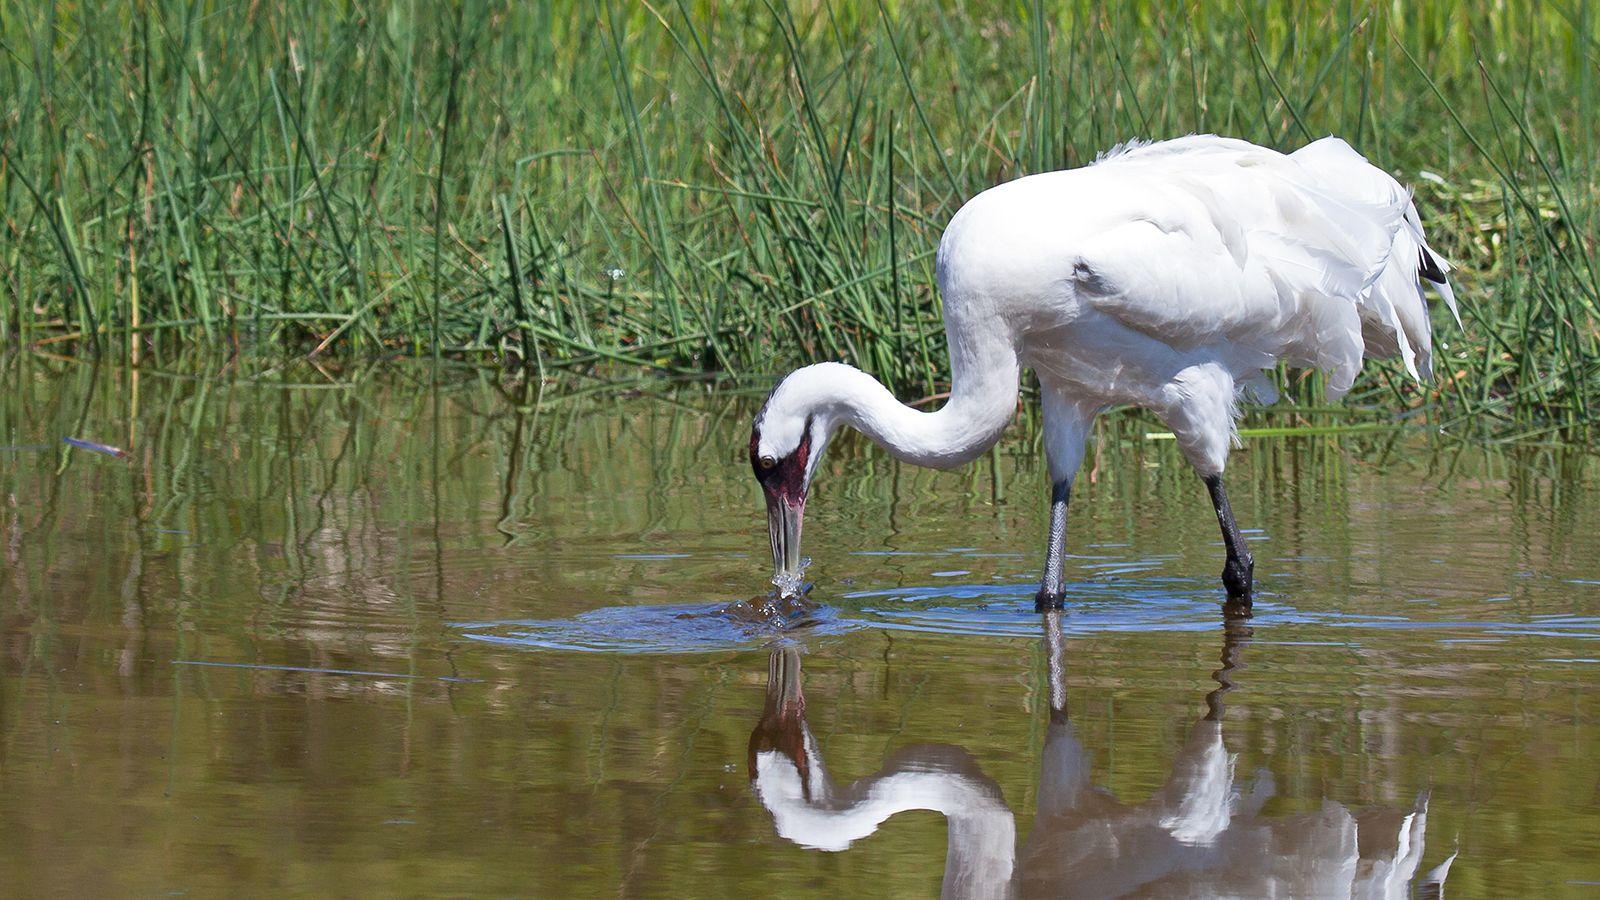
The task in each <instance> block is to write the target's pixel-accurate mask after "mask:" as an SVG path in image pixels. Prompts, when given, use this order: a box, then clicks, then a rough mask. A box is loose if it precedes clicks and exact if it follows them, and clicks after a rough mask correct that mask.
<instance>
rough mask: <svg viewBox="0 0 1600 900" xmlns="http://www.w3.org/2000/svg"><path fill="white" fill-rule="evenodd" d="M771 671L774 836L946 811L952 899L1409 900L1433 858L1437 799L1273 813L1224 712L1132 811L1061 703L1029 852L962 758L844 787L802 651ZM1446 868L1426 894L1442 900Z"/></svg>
mask: <svg viewBox="0 0 1600 900" xmlns="http://www.w3.org/2000/svg"><path fill="white" fill-rule="evenodd" d="M1052 643H1053V644H1054V645H1055V646H1056V647H1059V646H1060V643H1059V640H1058V641H1056V642H1052ZM1052 663H1053V664H1052V666H1051V669H1052V686H1051V687H1052V691H1051V693H1052V697H1055V698H1060V697H1062V696H1064V689H1063V686H1062V685H1061V684H1060V683H1058V682H1057V678H1058V677H1059V671H1060V666H1059V661H1058V660H1053V661H1052ZM771 674H772V677H773V683H770V684H769V687H768V704H767V714H766V715H765V716H764V717H763V720H762V724H761V725H760V726H758V728H757V730H756V734H755V735H754V736H752V738H751V751H752V753H751V777H752V780H753V782H754V784H755V789H756V793H757V795H758V796H759V797H760V799H761V802H762V804H763V805H764V806H765V807H766V808H767V810H768V811H769V812H770V813H771V814H772V818H773V822H774V824H775V825H776V828H777V832H778V834H779V836H781V837H783V838H784V839H786V840H789V841H792V842H794V843H796V844H799V845H801V846H803V847H806V848H809V849H817V850H831V851H838V850H844V849H847V848H848V847H849V846H850V844H851V842H852V841H855V840H859V839H860V838H863V837H865V836H867V835H869V834H872V833H873V832H874V831H876V830H877V828H878V826H879V825H881V824H882V823H883V822H884V821H885V820H887V819H888V818H890V817H891V816H893V815H894V814H895V813H898V812H901V811H903V810H912V809H930V810H935V811H937V812H939V813H942V814H943V815H944V816H945V817H946V819H947V821H948V823H949V824H948V827H949V841H948V851H947V853H946V858H945V876H944V885H943V894H944V896H946V897H985V898H987V897H1011V896H1018V895H1020V896H1029V897H1031V896H1039V897H1120V896H1130V895H1131V896H1176V897H1360V898H1397V900H1398V898H1406V897H1409V896H1410V891H1411V887H1412V885H1413V883H1414V882H1415V881H1416V874H1417V869H1418V866H1419V865H1420V863H1421V862H1422V854H1423V836H1424V833H1425V831H1426V828H1427V815H1428V801H1427V797H1426V795H1424V796H1422V797H1419V798H1418V799H1417V802H1416V805H1415V806H1414V807H1412V808H1411V809H1409V810H1393V809H1378V810H1371V811H1366V812H1361V813H1354V814H1353V813H1351V811H1350V810H1348V809H1347V808H1345V807H1344V806H1343V805H1341V804H1339V803H1335V802H1332V801H1328V802H1325V803H1324V804H1323V805H1322V808H1321V809H1319V810H1317V811H1316V812H1312V813H1303V814H1299V815H1292V816H1283V817H1275V818H1267V817H1263V816H1261V815H1260V810H1261V807H1262V804H1264V803H1265V802H1266V801H1267V799H1269V798H1270V797H1271V796H1272V794H1273V784H1272V779H1271V776H1270V774H1268V773H1265V772H1263V773H1260V774H1259V775H1257V776H1256V778H1255V779H1254V780H1253V781H1252V782H1251V783H1250V784H1248V785H1245V786H1243V787H1241V786H1240V785H1239V784H1238V783H1237V782H1236V780H1235V777H1234V770H1233V758H1232V756H1231V755H1230V754H1229V753H1228V751H1227V749H1226V747H1225V746H1224V744H1223V740H1222V723H1221V721H1220V719H1219V718H1213V717H1207V718H1205V719H1202V720H1200V721H1199V722H1197V723H1196V724H1195V726H1194V728H1193V729H1192V730H1191V732H1190V734H1189V739H1188V741H1187V742H1185V744H1184V746H1183V747H1182V749H1180V750H1179V752H1178V755H1177V758H1176V759H1175V760H1174V762H1173V766H1172V771H1171V774H1170V775H1169V776H1168V778H1167V781H1166V783H1165V784H1164V785H1163V786H1162V787H1161V788H1160V789H1159V790H1158V791H1156V793H1155V794H1154V795H1153V796H1151V797H1150V798H1149V799H1148V800H1146V801H1145V802H1143V803H1139V804H1133V805H1130V804H1125V803H1123V802H1121V801H1119V800H1117V799H1116V798H1115V797H1114V796H1112V794H1111V793H1110V792H1109V791H1106V790H1104V789H1103V788H1098V787H1095V786H1094V785H1093V783H1092V782H1091V780H1090V765H1089V760H1088V757H1087V756H1086V754H1085V753H1084V748H1083V745H1082V743H1081V742H1080V741H1079V740H1078V736H1077V733H1076V730H1075V729H1074V728H1073V726H1072V724H1071V723H1070V722H1069V721H1068V720H1067V717H1066V715H1065V712H1064V706H1059V705H1057V706H1056V708H1055V709H1054V710H1053V711H1052V714H1051V722H1050V725H1049V728H1048V730H1047V732H1046V736H1045V746H1044V759H1043V763H1042V770H1041V772H1040V778H1039V805H1038V812H1037V814H1036V817H1035V819H1034V824H1033V828H1032V830H1031V832H1030V833H1029V835H1028V839H1027V841H1026V843H1025V844H1024V845H1023V846H1022V847H1021V849H1020V852H1019V850H1018V848H1017V845H1016V826H1015V822H1014V820H1013V817H1012V814H1011V812H1010V810H1009V808H1008V807H1007V806H1006V805H1005V803H1004V800H1003V799H1002V798H1001V796H1000V791H999V788H998V786H997V785H995V783H994V782H993V781H992V780H990V779H989V778H988V777H987V776H986V775H984V774H983V772H982V770H981V769H980V768H979V767H978V765H977V764H976V762H975V761H974V760H973V759H972V758H971V756H969V755H968V754H967V753H966V751H964V750H961V749H959V748H956V747H950V746H942V745H934V746H921V747H911V748H907V749H906V750H902V751H899V752H897V753H896V754H895V755H893V756H892V757H890V758H889V759H888V760H886V761H885V764H884V766H883V768H882V769H881V770H880V771H879V772H878V773H877V774H875V775H872V776H869V777H867V778H863V779H861V780H860V781H857V782H855V783H853V784H851V785H850V786H849V787H848V788H845V789H843V790H840V789H838V788H837V787H836V786H835V785H834V784H833V781H832V780H831V779H830V778H829V776H828V773H827V770H826V769H825V767H824V766H823V763H822V758H821V755H820V754H819V753H818V750H817V746H816V743H815V741H814V740H813V739H812V736H811V732H810V729H809V727H808V726H807V725H806V722H805V716H804V702H803V700H802V699H801V695H800V683H799V677H800V673H799V657H798V655H796V654H795V653H794V651H792V650H790V651H778V652H776V653H774V660H773V666H772V672H771ZM1052 705H1056V701H1053V703H1052ZM1218 706H1219V707H1220V703H1219V704H1218ZM1452 859H1453V857H1452ZM1449 863H1450V861H1449V860H1446V861H1445V862H1444V863H1443V864H1442V865H1440V866H1438V867H1437V868H1436V869H1435V870H1434V871H1432V872H1430V873H1428V874H1427V875H1425V876H1424V877H1423V878H1422V879H1421V881H1420V885H1421V886H1431V888H1432V889H1433V895H1434V896H1438V892H1439V890H1440V888H1441V887H1442V883H1443V880H1444V876H1445V874H1446V872H1447V871H1448V868H1449Z"/></svg>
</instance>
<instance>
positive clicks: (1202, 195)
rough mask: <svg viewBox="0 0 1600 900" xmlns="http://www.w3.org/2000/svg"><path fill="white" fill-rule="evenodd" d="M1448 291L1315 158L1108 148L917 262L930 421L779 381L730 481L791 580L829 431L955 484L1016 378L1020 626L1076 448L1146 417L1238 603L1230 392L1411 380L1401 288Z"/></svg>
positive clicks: (818, 369)
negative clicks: (1283, 380)
mask: <svg viewBox="0 0 1600 900" xmlns="http://www.w3.org/2000/svg"><path fill="white" fill-rule="evenodd" d="M1448 270H1449V267H1448V265H1447V264H1446V263H1445V262H1444V260H1443V259H1441V258H1440V257H1439V256H1438V255H1436V254H1435V253H1434V252H1433V251H1432V250H1431V249H1430V248H1429V247H1428V244H1427V240H1426V238H1425V236H1424V234H1423V230H1422V225H1421V220H1420V219H1419V218H1418V216H1417V212H1416V207H1415V206H1414V205H1413V204H1412V202H1411V196H1410V194H1409V192H1408V191H1407V190H1406V189H1405V188H1404V187H1402V186H1401V185H1400V184H1399V183H1398V182H1396V181H1395V180H1394V178H1392V177H1391V176H1390V175H1388V174H1387V173H1386V172H1384V171H1383V170H1381V169H1379V168H1377V167H1375V166H1373V165H1371V164H1370V163H1368V162H1367V161H1366V159H1364V158H1363V157H1362V156H1361V155H1360V154H1359V153H1357V152H1356V151H1355V150H1353V149H1351V147H1350V146H1349V145H1348V144H1346V143H1345V142H1344V141H1342V140H1340V139H1338V138H1336V137H1328V138H1323V139H1322V140H1319V141H1316V142H1314V143H1312V144H1309V145H1307V146H1305V147H1303V148H1301V149H1300V150H1297V151H1295V152H1294V153H1290V154H1283V153H1279V152H1277V151H1275V150H1270V149H1267V148H1264V147H1258V146H1255V145H1253V144H1250V143H1248V142H1245V141H1241V140H1235V139H1231V138H1223V137H1216V136H1211V135H1203V136H1193V137H1187V138H1180V139H1178V140H1172V141H1164V142H1160V143H1150V144H1141V143H1129V144H1124V145H1121V146H1119V147H1117V148H1115V149H1113V150H1111V151H1110V152H1108V153H1106V154H1103V155H1102V156H1101V157H1100V158H1099V159H1098V160H1096V161H1095V163H1094V164H1092V165H1089V166H1086V167H1083V168H1079V169H1072V170H1067V171H1062V172H1050V173H1046V174H1041V175H1032V176H1029V177H1026V178H1020V179H1017V180H1016V181H1012V182H1009V183H1006V184H1002V185H999V186H998V187H995V188H991V189H990V190H987V191H984V192H983V193H981V194H979V195H978V196H976V197H974V198H973V199H972V200H970V201H969V202H968V203H967V204H966V205H965V206H963V207H962V208H961V210H960V211H959V212H958V213H956V215H955V217H954V218H952V219H951V221H950V224H949V226H948V227H947V228H946V230H945V233H944V237H943V240H942V241H941V242H940V245H939V255H938V280H939V288H940V292H941V294H942V297H943V303H944V315H945V328H946V331H947V334H948V337H949V345H950V357H951V360H950V361H951V371H952V394H951V399H950V401H949V402H948V403H947V404H946V405H945V406H944V408H943V409H940V410H938V411H937V412H932V413H927V412H918V411H916V410H913V409H910V408H908V407H905V406H902V405H901V404H899V403H898V402H896V401H895V400H894V398H893V396H892V395H891V394H890V393H889V392H888V391H887V390H886V389H885V388H883V387H882V385H880V384H879V383H878V382H877V381H876V380H874V379H872V378H871V377H869V376H867V375H865V374H864V373H862V372H860V371H858V370H856V369H854V368H851V367H849V366H845V365H842V364H838V363H823V364H820V365H815V366H808V367H806V368H803V369H800V370H797V371H796V372H794V373H792V374H791V375H790V376H789V377H788V378H786V379H784V381H783V382H782V383H781V384H780V385H779V386H778V387H777V388H776V389H775V390H774V391H773V394H772V396H771V398H770V399H769V400H768V402H767V405H766V406H765V407H764V408H763V410H762V412H761V413H760V414H759V415H758V416H757V419H756V424H755V429H754V433H753V435H752V440H751V458H752V463H753V464H754V465H755V467H756V474H757V477H758V478H759V479H761V481H762V483H763V486H764V487H766V488H767V492H768V500H769V511H772V514H773V518H772V520H771V521H772V522H773V523H774V527H775V528H783V527H784V526H786V524H792V526H793V527H792V531H793V537H794V540H793V541H792V543H793V544H794V546H793V547H792V548H788V549H786V548H787V544H786V543H785V541H783V540H780V539H779V537H781V535H779V536H775V538H774V554H775V562H776V563H777V564H778V567H779V569H780V571H782V570H786V569H789V568H792V563H793V562H794V561H795V560H797V559H798V535H799V528H798V521H799V515H800V510H801V509H803V505H804V496H805V488H806V487H807V486H808V485H809V480H810V476H811V473H812V472H813V471H814V470H815V467H816V462H817V459H818V458H819V457H820V456H821V452H822V449H823V447H824V446H825V445H826V443H827V440H828V438H829V437H830V436H831V435H832V433H833V432H834V430H835V429H836V428H837V427H838V426H840V425H850V426H852V427H855V428H857V429H859V430H860V431H862V432H863V433H865V434H866V435H867V436H868V437H870V438H872V439H873V440H874V441H876V442H877V443H879V444H880V445H882V446H883V447H884V448H885V449H887V450H888V451H889V452H890V453H892V454H894V455H895V456H897V457H899V458H901V459H903V460H906V461H908V462H912V463H916V464H919V465H927V466H935V467H948V466H953V465H958V464H960V463H962V462H965V461H967V460H970V459H972V458H973V457H975V456H977V455H979V454H981V453H982V452H984V451H985V450H986V449H987V448H988V447H990V446H991V445H992V444H993V443H994V442H995V441H996V440H997V439H998V438H999V435H1000V433H1001V431H1003V429H1004V428H1005V425H1006V423H1007V422H1008V421H1009V420H1010V418H1011V416H1012V414H1013V412H1014V410H1015V407H1016V400H1017V388H1018V377H1019V374H1020V370H1021V367H1023V366H1029V367H1032V368H1033V369H1034V370H1035V371H1036V372H1037V373H1038V375H1039V379H1040V382H1041V385H1042V386H1043V389H1044V398H1043V409H1044V421H1045V441H1046V448H1047V451H1048V455H1049V458H1050V469H1051V477H1052V481H1053V483H1055V485H1056V491H1055V494H1056V497H1055V501H1056V502H1055V506H1056V508H1055V509H1054V510H1053V513H1054V515H1053V518H1052V535H1051V547H1050V550H1051V551H1052V553H1053V556H1054V557H1055V558H1054V559H1051V558H1050V557H1049V556H1047V571H1046V577H1045V583H1044V585H1043V587H1042V588H1041V592H1040V602H1041V605H1056V604H1058V603H1059V602H1060V594H1061V584H1060V577H1059V571H1057V573H1056V574H1055V577H1054V578H1053V579H1052V573H1051V571H1050V569H1051V567H1052V566H1054V567H1056V568H1057V569H1059V556H1060V541H1061V539H1062V537H1063V536H1064V529H1065V511H1066V495H1067V493H1068V492H1069V491H1070V486H1071V481H1072V477H1073V473H1074V472H1076V470H1077V468H1078V466H1079V464H1080V463H1081V462H1082V458H1083V450H1084V441H1085V439H1086V437H1087V435H1088V432H1089V426H1090V424H1091V423H1092V421H1093V419H1094V417H1095V415H1097V414H1098V413H1099V412H1100V411H1101V410H1103V409H1105V408H1107V407H1109V406H1113V405H1122V404H1132V405H1136V406H1141V407H1144V408H1145V409H1148V410H1151V411H1152V412H1154V413H1155V414H1156V415H1158V416H1159V417H1161V419H1162V420H1163V421H1164V422H1165V423H1166V424H1167V425H1168V427H1170V428H1171V429H1172V431H1173V433H1174V435H1175V436H1176V437H1177V441H1178V444H1179V446H1180V447H1181V448H1182V450H1183V452H1184V454H1185V456H1186V457H1187V458H1188V459H1189V461H1190V462H1191V463H1192V464H1193V465H1194V467H1195V469H1196V470H1197V471H1198V472H1199V473H1200V474H1201V475H1202V476H1203V477H1204V478H1206V480H1207V485H1208V486H1209V487H1210V488H1211V490H1212V497H1213V500H1214V501H1215V502H1216V503H1217V507H1218V509H1217V511H1218V515H1219V518H1221V520H1222V524H1223V533H1224V539H1225V542H1226V543H1227V544H1228V549H1229V569H1230V570H1233V571H1232V573H1231V575H1230V572H1229V570H1225V571H1224V580H1225V581H1226V582H1228V587H1229V590H1230V593H1233V594H1235V595H1240V594H1242V595H1243V596H1248V594H1249V589H1250V569H1251V565H1252V563H1251V560H1250V557H1249V551H1248V548H1246V547H1245V546H1244V544H1243V540H1242V538H1240V537H1239V535H1238V529H1237V528H1236V527H1234V526H1233V522H1232V513H1231V510H1229V509H1228V506H1227V500H1226V494H1225V493H1224V492H1223V490H1222V486H1221V474H1222V471H1223V469H1224V467H1225V464H1226V460H1227V453H1228V448H1229V445H1230V442H1231V440H1232V439H1233V437H1234V419H1235V416H1236V398H1237V396H1238V394H1239V392H1240V390H1241V389H1243V388H1246V387H1248V388H1251V389H1252V390H1253V392H1254V393H1255V394H1256V395H1258V396H1259V397H1261V398H1262V399H1264V400H1266V401H1268V402H1271V401H1272V400H1274V399H1275V398H1276V390H1275V389H1274V386H1273V385H1272V383H1271V380H1270V373H1271V371H1272V370H1273V369H1274V367H1275V366H1276V365H1277V364H1278V363H1279V362H1280V361H1281V362H1286V363H1288V364H1290V365H1294V366H1302V367H1309V368H1316V369H1321V370H1324V371H1326V372H1327V373H1328V375H1329V379H1328V387H1329V393H1330V394H1331V395H1333V396H1335V397H1337V396H1339V395H1342V394H1343V393H1344V392H1345V391H1347V390H1349V388H1350V386H1351V384H1352V383H1353V382H1354V380H1355V377H1356V374H1357V373H1358V372H1359V371H1360V368H1361V362H1362V359H1363V358H1364V357H1395V356H1398V357H1399V358H1400V359H1401V360H1402V362H1403V363H1404V365H1405V367H1406V369H1407V371H1408V372H1410V373H1411V374H1412V375H1413V376H1414V377H1418V378H1426V377H1428V376H1429V374H1430V372H1431V368H1432V356H1433V343H1432V338H1431V336H1430V333H1429V320H1428V311H1427V306H1426V304H1425V302H1424V298H1423V295H1422V288H1421V284H1420V280H1419V277H1425V278H1426V279H1428V280H1431V281H1433V282H1434V283H1435V285H1436V287H1437V289H1438V291H1439V293H1440V294H1441V295H1442V297H1443V298H1444V300H1445V302H1446V304H1447V305H1448V306H1449V307H1450V310H1451V312H1452V313H1455V312H1456V306H1455V298H1454V296H1453V295H1452V293H1451V290H1450V287H1449V284H1448V282H1447V281H1446V279H1445V273H1446V272H1447V271H1448ZM1457 320H1458V322H1459V316H1458V317H1457ZM791 481H793V482H795V483H792V484H791V483H789V482H791ZM775 486H783V488H784V489H782V490H778V489H777V488H776V487H775ZM796 498H798V502H796ZM774 504H775V506H774ZM786 507H787V508H789V509H790V510H791V511H792V517H793V521H792V523H789V522H788V520H787V519H785V518H784V517H785V516H786V515H790V513H785V511H784V509H785V508H786ZM1056 518H1059V520H1060V521H1059V523H1058V522H1056V521H1055V520H1056ZM1058 525H1059V528H1058V527H1057V526H1058ZM1058 532H1062V533H1058ZM774 533H775V535H777V531H775V532H774ZM785 533H787V530H785ZM780 544H782V545H784V546H782V547H780ZM789 557H792V559H791V558H789Z"/></svg>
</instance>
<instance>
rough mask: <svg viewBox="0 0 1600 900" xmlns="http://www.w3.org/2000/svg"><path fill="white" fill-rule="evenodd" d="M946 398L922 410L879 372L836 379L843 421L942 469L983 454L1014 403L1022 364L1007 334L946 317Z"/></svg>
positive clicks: (899, 453)
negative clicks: (876, 375) (901, 399)
mask: <svg viewBox="0 0 1600 900" xmlns="http://www.w3.org/2000/svg"><path fill="white" fill-rule="evenodd" d="M949 334H950V341H951V345H950V370H951V383H950V398H949V399H948V400H947V401H945V404H944V406H943V407H941V408H940V409H938V410H936V411H934V412H923V411H920V410H917V409H913V408H912V407H909V406H906V405H904V404H902V403H900V402H899V401H897V400H896V399H895V398H894V395H893V394H891V393H890V392H889V390H888V389H887V388H885V387H884V386H883V385H882V384H880V383H879V382H878V381H877V379H875V378H872V377H871V376H869V375H866V374H865V373H860V372H857V373H856V375H857V376H859V377H852V378H847V379H844V380H843V381H842V383H841V384H840V387H841V389H842V393H843V396H841V397H840V398H839V399H840V400H841V401H842V402H841V406H842V410H841V413H842V415H843V417H844V419H845V421H846V422H848V423H849V424H850V425H852V426H854V427H855V428H856V429H857V430H859V431H860V432H862V433H863V434H865V435H866V436H867V437H869V438H871V439H872V440H873V441H875V442H876V443H877V444H878V445H879V446H881V447H883V448H884V449H885V450H888V451H889V452H890V453H891V454H893V455H894V456H895V457H897V458H899V459H901V460H904V461H906V462H909V463H914V464H916V465H919V466H932V467H934V468H939V469H946V468H950V467H952V466H958V465H961V464H962V463H964V462H967V461H969V460H971V459H974V458H976V457H977V456H979V455H981V454H982V453H983V452H984V451H986V450H988V449H989V448H990V447H992V446H993V445H994V443H995V442H996V441H997V440H999V439H1000V434H1001V432H1003V431H1004V430H1005V427H1006V424H1007V423H1008V422H1010V421H1011V416H1012V414H1013V413H1014V412H1015V411H1016V408H1017V382H1018V378H1019V377H1020V375H1021V369H1020V366H1019V364H1018V361H1017V351H1016V347H1015V346H1013V344H1012V342H1011V340H1010V339H1009V337H1008V336H1006V335H1004V334H1000V333H998V332H996V333H987V332H983V333H974V331H973V330H972V329H958V328H957V327H955V323H951V327H950V329H949Z"/></svg>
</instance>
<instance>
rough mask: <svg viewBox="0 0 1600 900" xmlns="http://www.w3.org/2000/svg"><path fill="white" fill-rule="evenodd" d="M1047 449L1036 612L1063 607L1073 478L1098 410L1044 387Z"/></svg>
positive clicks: (1046, 386) (1045, 445) (1034, 601)
mask: <svg viewBox="0 0 1600 900" xmlns="http://www.w3.org/2000/svg"><path fill="white" fill-rule="evenodd" d="M1042 393H1043V395H1044V397H1043V404H1042V406H1043V409H1044V452H1045V456H1046V457H1047V458H1048V460H1049V463H1050V537H1049V543H1047V544H1046V545H1045V550H1044V577H1043V578H1042V579H1040V582H1039V593H1038V594H1037V595H1035V596H1034V598H1033V608H1034V610H1035V611H1037V612H1044V611H1046V610H1051V609H1060V608H1061V606H1062V601H1063V599H1064V597H1065V595H1066V591H1065V583H1064V582H1063V581H1062V574H1061V572H1062V567H1063V560H1064V559H1065V557H1066V553H1067V503H1068V502H1069V501H1071V499H1072V481H1073V479H1074V478H1075V477H1076V476H1077V473H1078V466H1079V465H1080V464H1082V462H1083V447H1084V441H1086V440H1087V439H1088V437H1089V426H1090V424H1091V423H1092V422H1094V417H1095V414H1096V413H1097V412H1099V410H1098V409H1093V408H1084V407H1082V406H1080V405H1078V404H1075V403H1073V402H1071V401H1069V400H1067V399H1066V398H1065V397H1063V396H1061V394H1060V393H1058V392H1057V391H1056V390H1054V389H1052V388H1051V387H1049V386H1048V385H1044V386H1043V391H1042Z"/></svg>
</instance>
